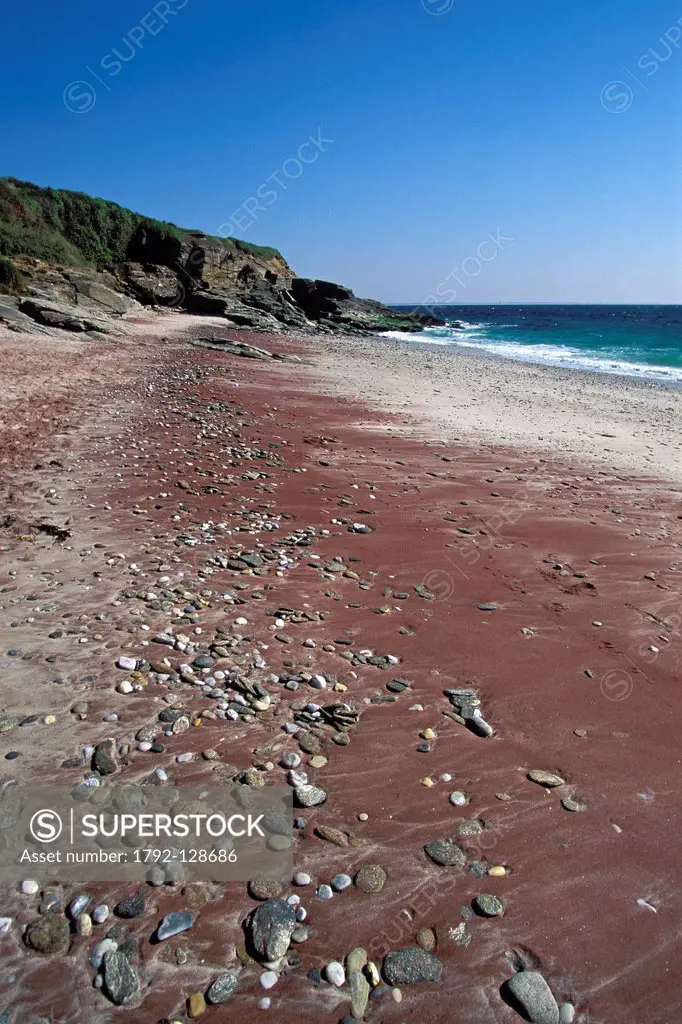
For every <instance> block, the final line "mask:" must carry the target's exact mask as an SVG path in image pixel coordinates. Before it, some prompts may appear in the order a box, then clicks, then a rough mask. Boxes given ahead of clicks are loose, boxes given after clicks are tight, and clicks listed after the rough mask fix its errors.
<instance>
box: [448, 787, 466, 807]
mask: <svg viewBox="0 0 682 1024" xmlns="http://www.w3.org/2000/svg"><path fill="white" fill-rule="evenodd" d="M466 802H467V798H466V795H465V794H464V793H462V792H461V790H459V789H456V790H455V792H454V793H451V794H450V803H451V804H452V805H453V806H454V807H464V805H465V804H466Z"/></svg>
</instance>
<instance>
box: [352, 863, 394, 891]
mask: <svg viewBox="0 0 682 1024" xmlns="http://www.w3.org/2000/svg"><path fill="white" fill-rule="evenodd" d="M387 878H388V875H387V874H386V871H385V870H384V869H383V868H382V866H381V864H363V866H362V867H361V868H360V870H359V871H358V873H357V874H356V876H355V884H356V886H357V888H358V889H360V891H361V892H364V893H367V894H368V895H370V894H371V893H376V892H381V890H382V889H383V887H384V885H385V884H386V879H387Z"/></svg>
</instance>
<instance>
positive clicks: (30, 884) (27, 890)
mask: <svg viewBox="0 0 682 1024" xmlns="http://www.w3.org/2000/svg"><path fill="white" fill-rule="evenodd" d="M21 891H22V892H23V893H24V895H25V896H35V894H36V893H37V892H40V885H39V883H38V882H34V881H33V880H32V879H26V880H25V881H23V882H22V883H21Z"/></svg>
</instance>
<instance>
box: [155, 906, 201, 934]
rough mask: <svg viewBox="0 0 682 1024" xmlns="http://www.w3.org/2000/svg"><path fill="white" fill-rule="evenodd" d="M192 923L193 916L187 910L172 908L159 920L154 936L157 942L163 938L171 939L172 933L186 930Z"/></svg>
mask: <svg viewBox="0 0 682 1024" xmlns="http://www.w3.org/2000/svg"><path fill="white" fill-rule="evenodd" d="M193 924H194V918H193V917H192V915H191V914H190V913H189V912H188V911H187V910H172V911H171V912H170V914H166V916H165V917H164V919H163V920H162V921H161V923H160V925H159V927H158V929H157V932H156V937H157V939H158V940H159V942H163V941H164V940H165V939H171V938H172V937H173V936H174V935H179V934H180V933H181V932H186V931H187V930H188V929H189V928H191V927H192V925H193Z"/></svg>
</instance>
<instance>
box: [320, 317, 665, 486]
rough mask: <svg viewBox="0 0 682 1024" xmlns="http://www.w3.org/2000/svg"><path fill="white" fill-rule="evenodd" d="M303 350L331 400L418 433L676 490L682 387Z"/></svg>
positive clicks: (355, 345)
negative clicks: (383, 413)
mask: <svg viewBox="0 0 682 1024" xmlns="http://www.w3.org/2000/svg"><path fill="white" fill-rule="evenodd" d="M306 345H307V346H308V347H309V351H310V352H311V357H312V358H313V361H314V370H312V371H311V375H314V374H315V373H318V374H319V375H320V376H321V377H322V379H323V381H324V385H325V386H326V387H327V388H328V389H329V391H330V394H334V395H337V396H342V397H344V398H348V399H350V400H357V401H359V402H362V403H366V404H369V405H370V406H372V407H373V408H379V407H381V408H383V409H386V410H390V411H391V412H392V413H397V414H403V415H404V416H406V417H409V418H408V419H406V420H405V421H404V422H405V425H406V426H408V428H409V429H415V430H418V431H419V432H420V433H422V434H423V433H424V432H425V431H426V432H430V433H431V434H432V435H433V434H436V435H438V436H441V437H442V439H444V440H447V439H454V438H456V437H457V436H460V438H461V439H462V440H463V441H465V442H466V441H471V442H472V443H475V442H482V443H485V444H488V445H490V444H492V445H499V446H500V447H510V448H513V447H515V446H518V447H519V448H520V449H521V450H524V451H527V452H529V453H536V454H544V455H547V454H550V455H557V456H560V457H563V458H565V459H568V460H576V461H578V462H580V463H582V464H583V465H585V466H589V465H593V466H595V467H598V468H600V469H603V468H605V467H606V468H608V469H617V470H618V471H620V472H625V473H633V474H635V475H638V476H645V477H655V478H657V479H660V480H661V481H669V482H672V483H679V482H682V442H680V440H679V431H678V428H677V426H676V424H678V423H679V422H682V388H678V387H675V386H670V385H668V384H664V383H661V382H657V381H642V380H638V379H635V378H630V377H627V376H619V375H616V374H599V373H596V372H587V371H581V370H572V369H567V368H564V367H552V366H545V365H542V364H535V363H527V362H522V361H520V360H519V361H516V360H512V359H506V358H504V357H502V356H498V355H495V354H493V353H488V352H479V351H471V350H468V349H467V350H464V349H462V348H459V347H457V346H452V347H447V350H446V351H443V349H444V348H445V347H444V346H440V345H428V344H427V343H424V342H419V343H412V344H411V343H409V342H402V341H397V340H393V339H392V340H387V339H385V338H381V336H378V337H377V338H371V339H370V338H360V339H358V338H344V339H336V338H333V339H326V338H325V339H324V340H323V341H322V340H320V342H319V343H315V342H310V340H309V339H306ZM391 429H392V430H394V431H395V430H396V426H395V425H392V428H391Z"/></svg>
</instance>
